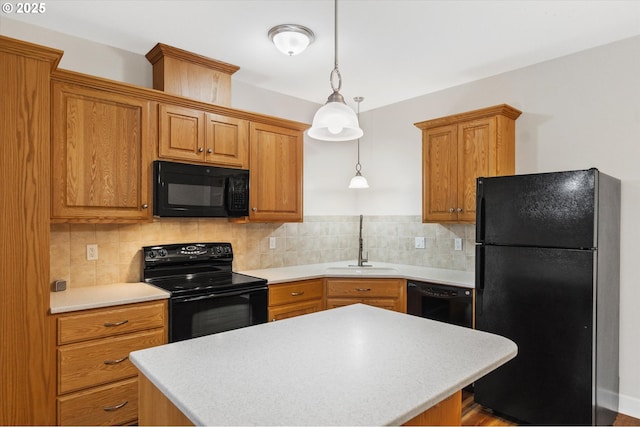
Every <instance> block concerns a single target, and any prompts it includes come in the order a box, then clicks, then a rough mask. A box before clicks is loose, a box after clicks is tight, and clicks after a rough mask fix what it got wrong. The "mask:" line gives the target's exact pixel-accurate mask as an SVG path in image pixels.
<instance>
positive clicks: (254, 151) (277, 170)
mask: <svg viewBox="0 0 640 427" xmlns="http://www.w3.org/2000/svg"><path fill="white" fill-rule="evenodd" d="M250 129H251V130H250V156H249V158H250V163H249V164H250V167H249V169H250V171H251V178H250V186H251V193H250V203H249V207H250V213H249V219H250V221H256V222H260V221H264V222H301V221H302V152H303V135H302V131H301V130H297V129H291V128H285V127H281V126H274V125H267V124H262V123H253V122H252V123H251V128H250Z"/></svg>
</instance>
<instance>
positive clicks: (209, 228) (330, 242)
mask: <svg viewBox="0 0 640 427" xmlns="http://www.w3.org/2000/svg"><path fill="white" fill-rule="evenodd" d="M358 223H359V217H358V216H309V217H305V218H304V222H302V223H286V224H282V223H277V224H235V223H230V222H228V221H227V220H226V219H166V218H162V219H154V221H153V222H152V223H144V224H52V225H51V280H52V281H53V280H66V281H67V283H68V286H69V287H81V286H94V285H103V284H110V283H120V282H138V281H140V280H141V279H142V256H141V250H140V249H141V247H142V246H149V245H156V244H166V243H186V242H205V241H209V242H216V241H219V242H231V244H232V245H233V251H234V261H233V269H234V270H235V271H243V270H253V269H259V268H270V267H283V266H290V265H301V264H315V263H320V262H332V261H343V260H344V261H349V260H355V259H357V257H358V225H359V224H358ZM272 237H273V238H275V248H273V249H271V248H270V245H269V243H270V238H272ZM415 237H424V238H425V248H424V249H416V248H415V244H414V243H415ZM455 238H460V239H462V242H463V245H462V251H455V250H454V239H455ZM363 239H364V245H363V246H364V252H365V254H366V253H367V252H368V256H369V261H370V263H375V262H376V261H377V262H392V263H398V264H413V265H422V266H429V267H437V268H449V269H454V270H467V271H473V269H474V258H475V253H474V241H475V226H474V225H459V224H423V223H422V222H421V218H420V217H419V216H365V217H364V226H363ZM88 244H97V245H98V259H97V260H95V261H87V256H86V254H87V249H86V246H87V245H88Z"/></svg>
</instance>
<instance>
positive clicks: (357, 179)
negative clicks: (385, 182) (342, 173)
mask: <svg viewBox="0 0 640 427" xmlns="http://www.w3.org/2000/svg"><path fill="white" fill-rule="evenodd" d="M353 100H354V101H356V102H357V103H358V119H359V118H360V103H361V102H362V101H363V100H364V98H363V97H361V96H356V97H355V98H353ZM361 169H362V165H361V164H360V137H358V163H356V176H354V177H353V178H351V181H350V182H349V188H353V189H359V188H369V183H368V182H367V178H365V177H364V176H362V173H360V170H361Z"/></svg>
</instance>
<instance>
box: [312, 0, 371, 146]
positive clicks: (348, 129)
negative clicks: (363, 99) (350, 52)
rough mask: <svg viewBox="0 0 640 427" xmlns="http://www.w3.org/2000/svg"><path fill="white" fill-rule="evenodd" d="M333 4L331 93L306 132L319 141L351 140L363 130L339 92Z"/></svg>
mask: <svg viewBox="0 0 640 427" xmlns="http://www.w3.org/2000/svg"><path fill="white" fill-rule="evenodd" d="M334 5H335V6H334V18H335V20H334V24H335V25H334V31H335V35H334V43H335V45H334V67H333V70H332V71H331V75H330V77H329V81H330V82H331V89H333V93H332V94H331V95H329V98H328V99H327V103H326V104H324V105H323V106H322V107H320V109H319V110H318V111H317V112H316V114H315V116H314V117H313V122H312V124H311V128H310V129H309V130H308V131H307V134H308V135H309V136H310V137H311V138H314V139H319V140H321V141H351V140H354V139H358V138H360V137H361V136H362V135H363V132H362V129H360V125H359V124H358V117H357V116H356V113H355V112H354V111H353V110H352V109H351V108H349V107H348V106H347V104H346V103H345V102H344V98H343V97H342V95H341V94H340V88H341V86H342V76H340V71H339V70H338V0H335V2H334ZM335 80H337V85H336V82H335Z"/></svg>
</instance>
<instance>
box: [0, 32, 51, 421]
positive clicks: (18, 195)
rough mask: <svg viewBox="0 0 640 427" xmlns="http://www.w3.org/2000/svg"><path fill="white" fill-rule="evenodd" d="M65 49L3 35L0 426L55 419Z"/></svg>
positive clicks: (0, 82) (0, 60)
mask: <svg viewBox="0 0 640 427" xmlns="http://www.w3.org/2000/svg"><path fill="white" fill-rule="evenodd" d="M61 57H62V52H61V51H58V50H54V49H49V48H43V47H41V46H36V45H33V44H30V43H25V42H22V41H18V40H14V39H11V38H7V37H2V36H0V94H1V95H0V142H1V145H0V147H1V150H2V154H1V155H0V209H1V211H2V216H0V236H2V238H0V248H2V249H1V250H0V283H2V297H1V298H0V337H2V338H1V339H2V344H1V345H0V379H1V380H0V396H1V398H0V425H29V424H31V425H53V424H55V406H54V405H55V362H54V361H53V360H52V358H51V352H50V348H51V345H52V343H51V342H50V334H49V324H48V317H47V311H48V310H49V233H50V231H49V217H50V206H51V205H50V199H49V198H50V196H49V193H50V187H49V185H50V184H49V182H50V159H49V155H50V153H49V148H50V104H51V100H50V75H51V71H52V70H53V69H55V68H56V66H57V64H58V62H59V61H60V58H61Z"/></svg>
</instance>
